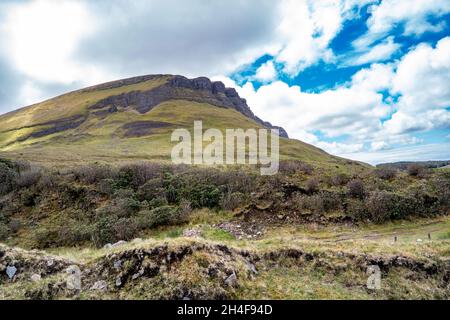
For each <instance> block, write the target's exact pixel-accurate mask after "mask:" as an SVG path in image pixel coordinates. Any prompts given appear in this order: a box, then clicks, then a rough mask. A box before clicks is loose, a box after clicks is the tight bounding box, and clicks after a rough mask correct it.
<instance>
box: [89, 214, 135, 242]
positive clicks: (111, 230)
mask: <svg viewBox="0 0 450 320" xmlns="http://www.w3.org/2000/svg"><path fill="white" fill-rule="evenodd" d="M138 231H139V226H138V223H137V221H136V219H131V218H119V219H117V218H116V217H113V216H106V217H102V218H101V219H99V220H98V221H97V223H96V224H95V225H94V227H93V228H92V241H93V242H94V244H95V245H96V246H97V247H101V246H104V245H105V244H107V243H115V242H117V241H120V240H130V239H132V238H134V237H135V236H136V233H137V232H138Z"/></svg>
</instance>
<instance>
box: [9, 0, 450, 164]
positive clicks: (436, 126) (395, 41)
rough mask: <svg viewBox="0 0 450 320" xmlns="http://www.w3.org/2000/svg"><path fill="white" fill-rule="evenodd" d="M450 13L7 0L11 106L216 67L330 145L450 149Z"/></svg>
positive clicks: (298, 130)
mask: <svg viewBox="0 0 450 320" xmlns="http://www.w3.org/2000/svg"><path fill="white" fill-rule="evenodd" d="M449 16H450V2H449V1H448V0H434V1H428V0H416V1H413V2H412V1H410V0H382V1H379V0H322V1H313V0H281V1H272V0H262V1H258V3H257V5H256V4H255V3H254V2H252V1H240V0H230V1H213V2H208V3H205V1H202V0H192V1H189V3H188V2H186V3H184V2H180V1H178V0H165V1H160V0H127V1H125V0H118V1H109V0H98V1H87V0H27V1H19V0H3V1H1V2H0V113H3V112H6V111H9V110H12V109H14V108H16V107H19V106H23V105H27V104H31V103H35V102H38V101H39V100H42V99H45V98H50V97H51V96H54V95H56V94H59V93H63V92H65V91H68V90H72V89H75V88H80V87H84V86H87V85H92V84H96V83H100V82H104V81H109V80H114V79H118V78H123V77H128V76H135V75H140V74H152V73H173V74H183V75H186V76H189V77H195V76H210V77H212V76H216V77H214V78H215V79H220V80H223V81H224V82H225V83H226V84H227V85H228V86H235V87H236V88H237V89H238V91H239V93H240V94H241V95H242V96H244V97H245V98H247V100H248V102H249V105H250V107H251V108H252V109H253V110H254V111H255V113H256V114H257V115H258V116H260V117H261V118H263V119H265V120H268V121H270V122H272V123H274V124H277V125H282V126H284V127H285V128H286V129H287V130H288V132H289V133H290V135H291V136H292V137H294V138H298V139H301V140H304V141H306V142H309V143H312V144H314V145H316V146H318V147H320V148H323V149H325V150H327V151H329V152H331V153H335V154H338V155H342V156H348V157H351V158H356V159H361V160H364V161H370V162H377V161H379V159H382V158H383V157H386V158H389V159H394V158H395V157H397V158H398V159H401V158H408V157H410V158H409V159H411V157H413V158H414V157H415V158H419V156H418V153H417V150H419V149H420V147H424V146H425V145H429V147H427V148H428V149H426V148H425V147H424V149H423V150H425V149H426V150H428V151H429V154H430V157H429V158H430V159H431V158H433V157H434V158H437V157H438V156H436V155H437V154H439V157H444V158H446V157H450V153H449V151H445V150H450V149H448V148H447V149H445V148H441V151H440V153H439V150H438V149H437V148H438V146H439V145H440V144H439V143H437V142H436V141H440V142H441V144H442V145H444V144H445V143H447V144H448V136H449V132H448V131H449V130H450V111H449V107H450V86H449V85H448V84H449V83H450V79H449V78H450V37H449V36H450V32H449V30H450V26H448V25H447V24H448V23H447V20H448V17H449ZM430 35H431V36H430ZM262 57H264V59H260V58H262ZM261 61H262V62H261ZM243 70H246V71H243ZM248 70H250V71H248ZM232 79H235V80H236V81H238V83H236V82H235V81H233V80H232ZM316 84H317V85H316ZM425 134H426V135H425ZM430 137H431V138H432V142H433V143H430V142H427V141H428V139H430ZM415 148H418V149H415ZM433 148H434V149H433ZM433 150H436V152H435V151H433ZM371 157H372V158H371ZM412 160H413V159H412Z"/></svg>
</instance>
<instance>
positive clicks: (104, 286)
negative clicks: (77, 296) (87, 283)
mask: <svg viewBox="0 0 450 320" xmlns="http://www.w3.org/2000/svg"><path fill="white" fill-rule="evenodd" d="M91 290H97V291H106V290H108V283H107V282H106V281H105V280H100V281H97V282H96V283H94V285H93V286H92V287H91Z"/></svg>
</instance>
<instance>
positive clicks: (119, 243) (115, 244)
mask: <svg viewBox="0 0 450 320" xmlns="http://www.w3.org/2000/svg"><path fill="white" fill-rule="evenodd" d="M125 244H127V242H126V241H123V240H120V241H118V242H116V243H114V244H113V245H111V247H112V248H117V247H121V246H123V245H125Z"/></svg>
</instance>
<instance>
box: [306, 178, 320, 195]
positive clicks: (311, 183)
mask: <svg viewBox="0 0 450 320" xmlns="http://www.w3.org/2000/svg"><path fill="white" fill-rule="evenodd" d="M318 190H319V180H318V179H317V178H315V177H313V178H309V179H308V181H307V182H306V191H307V192H308V193H315V192H317V191H318Z"/></svg>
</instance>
